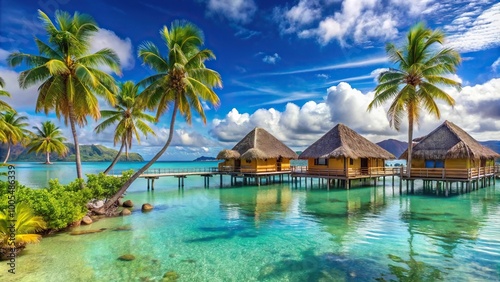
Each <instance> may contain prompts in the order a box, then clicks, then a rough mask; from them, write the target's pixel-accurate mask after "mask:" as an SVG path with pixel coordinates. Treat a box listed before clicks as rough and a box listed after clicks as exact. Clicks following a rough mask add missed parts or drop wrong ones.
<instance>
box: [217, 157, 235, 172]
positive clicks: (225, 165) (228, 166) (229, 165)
mask: <svg viewBox="0 0 500 282" xmlns="http://www.w3.org/2000/svg"><path fill="white" fill-rule="evenodd" d="M234 169H235V160H234V159H230V160H224V161H223V162H220V163H219V171H234Z"/></svg>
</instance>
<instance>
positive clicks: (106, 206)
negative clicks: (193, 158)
mask: <svg viewBox="0 0 500 282" xmlns="http://www.w3.org/2000/svg"><path fill="white" fill-rule="evenodd" d="M178 99H179V98H176V99H175V102H174V108H173V110H172V119H171V120H170V129H169V132H168V139H167V142H166V143H165V146H163V148H161V150H160V151H159V152H158V153H157V154H156V155H155V156H154V157H153V158H152V159H151V160H150V161H149V162H148V163H147V164H145V165H144V166H143V167H142V168H141V169H139V170H138V171H137V172H136V173H134V174H133V175H132V177H130V179H129V180H127V182H125V184H123V186H122V187H121V188H120V190H118V192H116V194H115V195H113V197H111V198H110V199H109V200H108V201H107V202H106V203H105V204H104V210H108V209H109V208H110V207H111V206H112V205H113V204H114V203H115V202H116V201H117V200H118V198H120V196H121V195H123V193H125V191H127V189H128V187H129V186H130V185H131V184H132V183H133V182H134V181H135V180H136V179H137V178H138V177H139V176H140V175H141V174H142V173H144V172H145V171H146V170H147V169H148V168H149V167H151V166H152V165H153V164H154V163H155V162H156V161H157V160H158V159H159V158H160V157H161V156H162V155H163V153H165V151H166V150H167V148H168V146H170V142H172V137H173V136H174V124H175V116H176V115H177V109H178V108H179V101H178Z"/></svg>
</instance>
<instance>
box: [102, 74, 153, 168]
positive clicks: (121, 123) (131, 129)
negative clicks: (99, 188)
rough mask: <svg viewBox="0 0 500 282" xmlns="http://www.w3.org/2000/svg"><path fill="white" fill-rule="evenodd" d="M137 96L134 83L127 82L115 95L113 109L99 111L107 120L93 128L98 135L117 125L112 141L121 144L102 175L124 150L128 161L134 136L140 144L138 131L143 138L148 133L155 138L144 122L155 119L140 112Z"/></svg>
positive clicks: (136, 88) (111, 166)
mask: <svg viewBox="0 0 500 282" xmlns="http://www.w3.org/2000/svg"><path fill="white" fill-rule="evenodd" d="M137 95H138V87H137V86H136V85H134V82H132V81H127V82H125V83H123V84H121V85H120V92H118V94H117V95H116V100H117V103H116V105H115V109H114V110H105V111H101V116H102V117H103V118H107V119H105V120H104V121H103V122H102V123H101V124H99V125H98V126H97V127H96V128H95V131H96V132H97V133H100V132H102V131H104V130H105V129H106V128H108V127H109V126H111V125H114V124H115V123H118V125H116V127H115V136H114V139H113V141H114V145H115V146H116V144H117V143H118V142H121V147H120V150H119V151H118V154H117V155H116V157H115V158H114V160H113V162H111V164H110V165H109V167H108V168H107V169H106V170H105V171H104V174H107V173H108V172H109V171H110V170H111V169H112V168H113V166H114V165H115V164H116V162H118V159H119V158H120V155H121V153H122V151H123V149H124V148H125V156H126V158H127V160H128V150H129V149H130V148H132V138H133V137H134V135H135V139H136V140H137V142H138V143H139V144H141V138H140V136H139V131H140V132H142V134H143V135H144V136H147V135H148V133H150V134H152V135H154V136H156V134H155V132H154V131H153V129H151V127H149V125H148V124H147V123H145V122H144V121H148V122H155V118H154V117H153V116H151V115H148V114H146V113H144V112H143V111H142V108H141V107H140V105H139V102H138V99H136V98H137Z"/></svg>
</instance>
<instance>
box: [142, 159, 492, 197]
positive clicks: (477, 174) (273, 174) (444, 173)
mask: <svg viewBox="0 0 500 282" xmlns="http://www.w3.org/2000/svg"><path fill="white" fill-rule="evenodd" d="M406 173H407V171H406V168H405V167H374V168H369V169H349V170H348V171H347V172H346V171H344V170H309V169H308V167H307V166H292V167H291V170H284V171H274V170H272V171H271V170H269V171H265V170H262V171H257V172H255V171H245V170H243V171H242V170H238V171H234V170H228V169H227V168H224V169H219V168H218V167H205V168H178V169H149V170H147V171H145V172H144V173H143V174H141V175H140V176H139V178H144V179H146V180H147V182H148V184H147V189H148V190H150V189H151V190H154V181H155V180H156V179H159V178H161V177H175V178H177V183H178V187H179V189H180V188H184V179H186V178H187V177H188V176H201V177H203V178H204V187H205V188H209V186H210V179H211V178H212V177H214V176H217V175H218V176H219V177H220V187H221V188H222V187H223V176H229V177H230V185H231V186H245V185H256V186H260V185H263V184H266V185H267V184H271V183H283V182H289V183H290V182H291V183H292V185H295V186H296V187H298V183H302V181H304V183H305V186H306V189H307V185H308V182H309V183H310V186H311V187H312V186H313V180H314V179H317V181H318V182H317V183H318V186H320V187H321V186H323V187H325V186H326V188H327V189H330V188H345V189H349V188H350V187H351V181H353V180H359V181H363V182H365V183H366V182H367V181H369V182H371V181H373V183H374V185H375V186H376V185H377V181H378V180H379V179H380V178H382V185H383V186H385V185H386V177H390V178H391V179H390V180H391V182H392V187H393V188H394V186H395V183H396V181H398V180H399V192H400V194H402V193H403V181H405V182H406V192H407V193H408V194H409V193H414V182H415V180H422V181H423V190H424V192H425V191H427V192H429V191H431V192H435V193H436V194H444V195H445V196H448V195H449V194H451V193H452V192H453V184H456V185H455V187H456V189H455V193H456V194H460V193H464V192H470V191H473V190H477V189H479V188H481V187H486V186H488V185H491V184H493V185H495V183H496V180H495V178H496V177H499V176H500V166H498V165H497V166H495V167H491V168H488V169H467V170H460V171H459V170H453V169H417V168H413V169H412V170H411V177H408V176H407V174H406ZM396 176H397V177H398V180H396V179H395V177H396Z"/></svg>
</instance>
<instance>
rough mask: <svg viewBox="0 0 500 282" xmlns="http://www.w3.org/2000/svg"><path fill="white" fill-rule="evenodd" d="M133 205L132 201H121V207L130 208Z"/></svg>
mask: <svg viewBox="0 0 500 282" xmlns="http://www.w3.org/2000/svg"><path fill="white" fill-rule="evenodd" d="M133 206H134V203H132V201H131V200H126V201H125V202H123V207H124V208H131V207H133Z"/></svg>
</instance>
